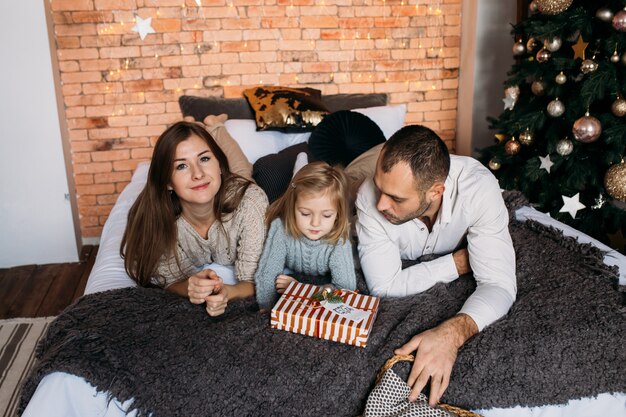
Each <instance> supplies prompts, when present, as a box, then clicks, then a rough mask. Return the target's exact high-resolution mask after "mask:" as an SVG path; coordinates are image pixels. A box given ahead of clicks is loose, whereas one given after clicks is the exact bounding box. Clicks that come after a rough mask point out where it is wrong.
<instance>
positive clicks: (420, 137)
mask: <svg viewBox="0 0 626 417" xmlns="http://www.w3.org/2000/svg"><path fill="white" fill-rule="evenodd" d="M381 158H382V159H381V164H380V166H381V168H382V170H383V172H389V171H390V170H391V169H392V168H393V167H394V166H395V165H396V164H397V163H399V162H405V163H407V164H408V165H409V166H410V167H411V171H412V173H413V178H414V179H415V184H416V187H417V189H418V190H424V191H425V190H427V189H429V188H430V187H431V186H432V185H433V184H434V183H435V182H438V181H445V180H446V177H447V176H448V172H449V171H450V153H449V152H448V147H447V146H446V144H445V143H444V142H443V141H442V140H441V138H440V137H439V136H438V135H437V134H436V133H435V132H433V131H432V130H430V129H429V128H427V127H425V126H420V125H410V126H405V127H403V128H402V129H400V130H398V131H397V132H396V133H394V134H393V136H391V138H389V140H388V141H387V142H386V143H385V145H384V146H383V149H382V153H381Z"/></svg>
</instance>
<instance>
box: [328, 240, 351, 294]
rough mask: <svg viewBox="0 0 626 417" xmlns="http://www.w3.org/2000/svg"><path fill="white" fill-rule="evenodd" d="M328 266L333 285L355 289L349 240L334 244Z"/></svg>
mask: <svg viewBox="0 0 626 417" xmlns="http://www.w3.org/2000/svg"><path fill="white" fill-rule="evenodd" d="M328 266H329V268H330V274H331V276H332V283H333V285H334V286H336V287H337V288H345V289H347V290H355V289H356V274H355V272H354V260H353V258H352V244H351V243H350V240H346V241H345V242H343V244H340V243H337V245H335V249H334V250H333V251H332V253H331V254H330V259H329V265H328Z"/></svg>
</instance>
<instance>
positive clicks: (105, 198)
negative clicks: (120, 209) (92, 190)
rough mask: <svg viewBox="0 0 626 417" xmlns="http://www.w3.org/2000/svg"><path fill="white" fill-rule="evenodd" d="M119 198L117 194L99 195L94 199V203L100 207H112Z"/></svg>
mask: <svg viewBox="0 0 626 417" xmlns="http://www.w3.org/2000/svg"><path fill="white" fill-rule="evenodd" d="M119 196H120V195H119V194H105V195H99V196H97V198H96V202H97V204H102V205H113V204H115V203H116V202H117V199H118V197H119Z"/></svg>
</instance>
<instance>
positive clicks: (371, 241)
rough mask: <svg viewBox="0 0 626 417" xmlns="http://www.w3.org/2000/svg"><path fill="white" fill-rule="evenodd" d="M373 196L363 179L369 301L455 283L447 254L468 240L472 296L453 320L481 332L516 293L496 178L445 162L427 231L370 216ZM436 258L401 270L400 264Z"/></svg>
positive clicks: (465, 161) (360, 229)
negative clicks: (465, 318) (460, 318)
mask: <svg viewBox="0 0 626 417" xmlns="http://www.w3.org/2000/svg"><path fill="white" fill-rule="evenodd" d="M378 197H379V192H378V190H377V189H376V187H375V186H374V182H373V180H372V179H371V178H370V179H369V180H367V181H365V182H364V183H363V185H362V186H361V188H360V190H359V193H358V196H357V200H356V208H357V216H358V219H357V222H356V230H357V234H358V237H359V244H358V250H359V258H360V261H361V267H362V269H363V274H364V275H365V280H366V281H367V285H368V287H369V289H370V291H371V292H372V294H374V295H378V296H389V297H402V296H405V295H410V294H417V293H420V292H422V291H425V290H427V289H429V288H430V287H432V286H433V285H435V284H436V283H438V282H451V281H454V280H455V279H457V278H458V276H459V275H458V273H457V269H456V265H455V263H454V259H453V257H452V252H454V251H455V250H457V249H460V248H461V247H463V245H464V242H465V240H466V239H467V249H468V252H469V261H470V266H471V269H472V272H473V274H474V278H475V279H476V283H477V288H476V291H475V292H474V293H473V294H472V295H471V296H470V297H469V298H468V299H467V300H466V302H465V304H464V305H463V307H462V308H461V311H460V313H465V314H467V315H469V316H470V317H471V318H472V319H473V320H474V321H475V322H476V324H477V326H478V329H479V330H482V329H483V328H484V327H485V326H487V325H489V324H491V323H492V322H494V321H495V320H497V319H499V318H500V317H502V316H503V315H505V314H506V313H507V312H508V311H509V308H510V307H511V305H512V304H513V302H514V301H515V295H516V292H517V283H516V278H515V252H514V250H513V243H512V241H511V235H510V234H509V228H508V224H509V215H508V211H507V209H506V207H505V205H504V201H503V199H502V194H501V192H500V187H499V185H498V181H497V180H496V178H495V177H494V176H493V175H492V174H491V172H489V170H487V169H486V168H485V167H484V166H482V165H481V164H480V163H479V162H478V161H476V160H475V159H473V158H469V157H463V156H456V155H451V156H450V172H449V174H448V177H447V178H446V181H445V191H444V194H443V198H442V203H441V207H440V209H439V214H438V216H437V218H436V220H435V222H434V224H433V227H432V231H430V232H429V231H428V228H427V227H426V225H425V224H424V223H423V222H422V221H421V220H419V219H414V220H410V221H408V222H406V223H404V224H401V225H394V224H392V223H390V222H388V221H387V220H386V219H385V218H384V217H383V216H382V214H380V213H379V212H378V210H377V209H376V203H377V202H378ZM430 254H434V255H441V256H440V257H439V258H437V259H435V260H432V261H428V262H421V263H419V264H417V265H413V266H411V267H408V268H406V269H402V260H403V259H406V260H417V259H419V258H420V257H422V256H424V255H430Z"/></svg>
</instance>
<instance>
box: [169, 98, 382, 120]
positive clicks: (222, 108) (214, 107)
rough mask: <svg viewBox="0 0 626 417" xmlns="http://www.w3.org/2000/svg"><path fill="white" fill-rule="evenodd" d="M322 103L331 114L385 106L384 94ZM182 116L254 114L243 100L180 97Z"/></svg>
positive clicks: (328, 100) (336, 99)
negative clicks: (339, 111)
mask: <svg viewBox="0 0 626 417" xmlns="http://www.w3.org/2000/svg"><path fill="white" fill-rule="evenodd" d="M322 103H323V104H324V105H325V106H326V107H327V108H328V110H329V111H330V112H331V113H332V112H335V111H338V110H352V109H360V108H366V107H377V106H385V105H386V104H387V95H386V94H330V95H327V96H322ZM178 104H179V105H180V110H181V112H182V113H183V116H193V118H194V119H196V120H199V121H202V120H204V118H205V117H207V116H208V115H209V114H215V115H217V114H222V113H226V114H227V115H228V118H229V119H254V113H253V112H252V109H251V108H250V105H248V102H247V101H246V99H245V98H243V97H242V98H221V97H196V96H180V98H179V99H178Z"/></svg>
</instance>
